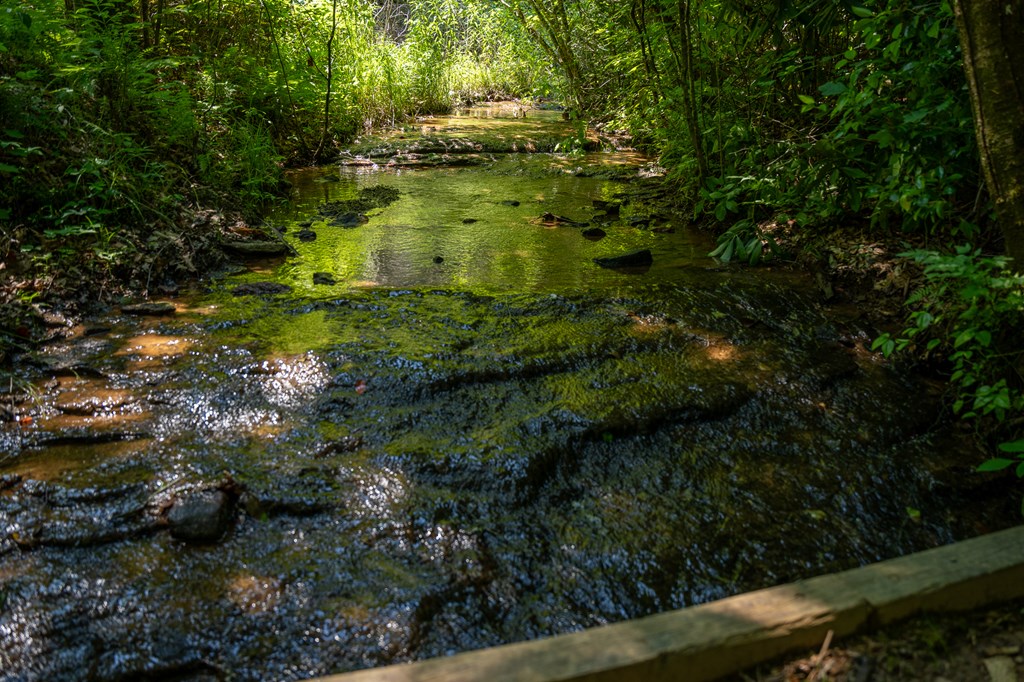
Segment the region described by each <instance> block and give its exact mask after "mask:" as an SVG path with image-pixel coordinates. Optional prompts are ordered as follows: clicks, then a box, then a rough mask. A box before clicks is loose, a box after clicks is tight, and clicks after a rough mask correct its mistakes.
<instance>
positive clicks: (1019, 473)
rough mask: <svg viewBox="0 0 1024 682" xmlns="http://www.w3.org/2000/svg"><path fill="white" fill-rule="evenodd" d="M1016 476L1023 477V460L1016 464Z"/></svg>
mask: <svg viewBox="0 0 1024 682" xmlns="http://www.w3.org/2000/svg"><path fill="white" fill-rule="evenodd" d="M1017 478H1024V462H1021V463H1020V464H1018V465H1017Z"/></svg>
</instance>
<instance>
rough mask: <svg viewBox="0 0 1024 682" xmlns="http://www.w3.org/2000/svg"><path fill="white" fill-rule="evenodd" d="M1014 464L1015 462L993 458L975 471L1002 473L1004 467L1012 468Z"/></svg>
mask: <svg viewBox="0 0 1024 682" xmlns="http://www.w3.org/2000/svg"><path fill="white" fill-rule="evenodd" d="M1014 464H1016V462H1014V461H1013V460H1012V459H1003V458H1002V457H993V458H992V459H990V460H988V461H986V462H982V463H981V464H980V465H978V469H977V471H1002V470H1003V469H1005V468H1006V467H1009V466H1013V465H1014Z"/></svg>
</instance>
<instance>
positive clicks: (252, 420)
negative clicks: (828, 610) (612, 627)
mask: <svg viewBox="0 0 1024 682" xmlns="http://www.w3.org/2000/svg"><path fill="white" fill-rule="evenodd" d="M496 111H497V112H498V115H496V116H495V115H494V114H495V112H496ZM501 111H505V112H509V111H510V110H509V109H505V110H501V109H495V108H490V109H482V110H477V111H474V112H469V113H468V114H464V115H463V116H461V117H455V118H452V119H444V120H434V121H426V122H423V123H422V124H421V125H420V126H417V127H416V129H415V130H412V129H410V130H407V131H405V132H404V133H400V134H396V135H404V136H405V137H404V139H399V138H398V137H396V136H392V137H391V138H388V139H384V140H374V141H368V142H366V149H371V148H373V149H376V151H375V152H373V153H372V154H369V155H367V158H351V157H348V158H347V160H346V163H344V164H341V165H339V166H335V167H331V168H323V169H310V170H304V171H298V172H296V173H295V174H294V175H293V178H292V179H293V182H294V188H295V196H294V198H293V201H292V202H291V203H290V204H289V205H288V206H287V207H285V208H283V209H281V210H280V211H278V212H276V213H275V214H273V215H271V216H270V221H271V222H272V223H273V224H275V225H278V226H280V227H282V228H284V229H286V233H285V234H286V236H285V239H286V240H287V241H288V243H290V244H292V245H293V247H294V248H295V250H296V252H297V255H295V256H292V257H289V258H283V259H277V260H267V261H261V262H257V263H253V264H250V266H249V267H248V268H247V269H246V270H245V271H244V272H239V273H236V274H233V275H231V276H229V277H225V278H221V279H218V280H215V281H213V282H211V283H210V285H209V287H208V289H207V290H205V291H202V292H195V293H193V294H190V295H188V296H183V297H181V298H180V299H177V300H176V301H175V305H176V308H177V311H176V314H174V315H173V316H165V317H137V316H130V315H125V314H122V313H120V312H118V311H112V312H111V313H110V314H107V315H103V316H97V317H95V318H93V319H90V320H87V324H86V326H85V327H82V328H80V329H78V330H76V333H75V334H73V335H72V336H71V337H70V338H69V339H67V340H65V341H61V342H59V343H54V344H51V345H49V346H48V347H46V348H45V349H43V351H42V352H41V353H40V354H39V355H38V357H36V358H35V360H34V361H33V362H31V363H30V362H26V363H25V365H24V366H23V367H22V368H21V369H20V370H19V371H20V373H21V375H22V377H23V378H25V379H31V380H32V381H34V382H35V384H36V386H37V389H36V390H37V394H36V395H35V396H34V398H33V400H31V401H26V402H24V403H23V404H22V405H20V406H19V410H20V413H21V414H22V415H23V417H31V421H29V420H28V419H27V418H23V419H22V420H21V422H20V423H14V424H9V425H7V426H5V427H4V428H3V430H2V431H0V679H3V680H81V679H86V680H135V679H168V680H170V679H174V680H184V679H189V680H213V679H224V680H228V679H230V680H267V679H275V680H293V679H302V678H304V677H308V676H312V675H316V674H324V673H328V672H339V671H345V670H352V669H357V668H363V667H368V666H377V665H384V664H388V663H394V662H400V661H407V660H412V659H417V658H425V657H430V656H439V655H445V654H448V653H452V652H456V651H463V650H468V649H473V648H478V647H482V646H488V645H494V644H500V643H505V642H512V641H518V640H523V639H529V638H535V637H540V636H545V635H551V634H556V633H562V632H569V631H573V630H578V629H581V628H585V627H591V626H595V625H600V624H603V623H609V622H613V621H618V620H623V619H627V618H633V617H638V616H642V615H645V614H650V613H655V612H658V611H662V610H666V609H672V608H679V607H683V606H686V605H690V604H697V603H701V602H705V601H708V600H712V599H716V598H719V597H723V596H726V595H730V594H734V593H736V592H740V591H744V590H748V589H753V588H757V587H762V586H766V585H771V584H776V583H779V582H784V581H788V580H792V579H796V578H799V577H805V576H810V575H815V574H819V573H823V572H828V571H834V570H839V569H844V568H848V567H853V566H856V565H860V564H863V563H866V562H870V561H875V560H878V559H881V558H885V557H889V556H894V555H898V554H902V553H907V552H911V551H915V550H917V549H921V548H924V547H929V546H933V545H936V544H941V543H946V542H950V541H953V540H956V539H959V538H963V537H967V536H970V535H972V534H976V533H978V532H980V531H981V530H982V529H979V528H978V527H976V522H975V521H968V520H967V519H965V518H963V517H962V515H961V513H960V510H961V508H962V507H963V506H964V505H965V504H971V505H977V504H979V502H978V501H977V500H972V499H968V497H969V496H970V495H971V494H972V493H970V491H966V492H965V491H964V490H963V489H962V488H961V487H959V486H958V485H957V483H958V478H961V477H962V472H963V471H966V470H967V469H966V468H964V467H962V465H958V464H957V463H956V462H957V458H958V457H961V458H963V456H964V454H965V453H963V452H962V451H961V449H962V447H963V446H960V445H958V443H957V441H956V440H954V439H952V438H951V437H950V436H949V435H948V434H946V433H945V432H944V431H943V430H942V429H941V428H939V426H938V425H937V423H936V416H935V415H936V414H937V410H938V404H939V400H940V398H941V396H939V395H938V394H937V390H936V389H935V388H933V387H930V386H929V385H927V384H924V383H922V382H920V381H918V380H915V379H914V378H913V377H910V376H906V375H902V374H900V373H898V372H896V371H895V370H893V369H892V368H890V367H888V366H886V365H885V364H884V363H882V362H880V361H879V360H878V358H876V357H875V356H873V355H872V354H870V353H869V352H867V351H866V350H865V343H866V342H869V340H870V336H869V334H868V331H867V330H864V329H861V328H859V327H858V326H857V325H856V324H855V323H851V322H849V321H837V320H836V319H833V318H832V317H830V315H829V314H828V312H827V311H824V310H823V309H822V308H821V307H820V306H819V305H817V304H816V303H815V302H814V299H813V293H812V292H811V290H810V289H809V288H807V287H806V286H805V285H804V284H803V283H802V280H801V279H800V278H799V277H798V276H795V275H786V274H782V273H774V272H770V271H766V270H747V271H744V270H736V269H731V268H721V267H719V266H718V265H716V263H714V262H713V261H711V260H710V259H708V258H707V257H706V256H705V254H706V253H707V252H708V251H709V250H710V247H711V243H710V242H709V240H708V238H707V237H706V236H704V235H702V234H699V233H695V232H693V231H691V230H689V229H688V228H687V226H686V223H685V219H684V217H683V216H678V215H670V214H666V213H665V212H663V211H661V210H660V209H657V208H656V206H655V205H654V204H652V203H650V202H648V201H646V199H645V197H648V196H649V192H648V190H647V189H646V185H645V184H644V181H643V180H642V179H641V177H640V176H642V175H645V174H647V172H648V170H649V165H650V164H649V162H648V161H646V160H644V159H642V158H638V157H637V156H636V155H635V154H632V153H628V152H597V153H590V154H571V155H559V154H549V153H540V152H538V153H532V154H530V153H522V152H523V151H524V150H529V149H533V150H542V149H544V148H553V145H558V146H559V148H560V149H561V148H568V147H569V146H571V144H572V143H573V139H574V138H573V135H574V130H575V128H574V127H573V125H572V124H569V123H563V122H562V121H561V120H560V119H559V118H558V115H557V113H555V114H550V113H549V114H545V113H543V112H536V111H531V112H529V116H528V117H527V118H526V119H521V118H509V117H504V118H503V117H502V116H501ZM515 113H521V112H520V111H518V110H516V111H515ZM423 135H426V136H427V138H426V141H425V142H424V141H423V140H424V138H423V137H422V136H423ZM545 140H546V141H545ZM403 144H404V145H405V146H404V147H403V146H402V145H403ZM374 145H376V147H374ZM411 145H420V147H419V149H421V151H416V149H415V148H411ZM438 145H440V148H441V149H442V150H452V149H456V148H457V149H456V151H458V154H448V153H447V151H442V152H437V151H436V150H437V149H438ZM473 145H475V146H473ZM503 145H504V146H503ZM422 149H426V150H427V151H422ZM432 150H433V151H432ZM502 150H504V151H502ZM381 187H387V188H393V189H394V190H397V194H394V193H393V192H388V191H387V190H381V189H380V188H381ZM361 190H369V192H366V191H363V192H362V193H361ZM375 192H376V193H377V194H387V195H389V196H391V197H392V198H394V201H393V202H392V203H390V204H388V205H386V206H378V207H376V208H369V209H366V208H365V207H363V208H364V210H362V211H359V210H357V211H354V213H356V214H357V219H354V220H351V221H350V222H353V223H355V225H354V226H352V227H341V226H333V225H331V224H330V223H331V222H333V221H335V219H336V214H337V210H336V211H335V213H333V214H332V213H331V212H330V211H329V210H328V211H327V212H326V213H325V212H324V211H322V210H321V209H320V207H321V206H322V205H324V204H325V203H327V202H348V203H344V204H329V203H328V204H327V205H328V206H334V207H335V208H336V209H337V207H341V208H352V207H353V206H356V204H355V203H353V202H356V201H358V200H360V198H361V197H362V198H365V197H367V196H370V195H372V194H373V193H375ZM595 200H597V202H598V204H599V205H601V208H597V207H595ZM601 202H611V203H612V206H613V207H614V206H616V205H621V208H620V209H618V210H619V215H618V216H615V215H614V211H615V209H614V208H613V209H612V211H611V214H609V212H608V209H607V207H605V205H604V204H602V203H601ZM384 203H386V202H384ZM338 210H341V209H338ZM360 213H362V215H365V218H358V214H360ZM545 213H550V214H554V215H557V216H561V217H565V218H569V219H571V220H573V221H575V222H579V223H584V222H586V223H589V224H590V225H589V226H588V227H594V226H596V225H598V224H602V225H603V226H602V229H603V231H604V232H605V233H606V236H604V238H601V239H587V238H585V237H584V236H583V234H582V230H584V229H588V228H585V227H583V226H579V225H567V224H565V223H564V222H563V223H562V224H553V222H554V221H552V220H550V219H548V220H544V219H543V214H545ZM303 225H305V226H307V227H305V229H307V230H309V231H311V232H313V233H315V235H316V238H315V240H313V241H302V240H300V239H299V238H298V237H297V235H298V233H299V230H300V229H303V227H302V226H303ZM307 238H308V234H307ZM642 248H646V249H650V250H651V252H652V254H653V264H652V265H651V266H650V267H649V268H640V269H632V270H612V269H604V268H599V267H597V266H596V265H595V264H594V263H593V260H592V259H593V258H598V257H602V256H609V255H616V254H620V253H623V252H626V251H631V250H636V249H642ZM315 274H317V281H318V282H320V283H316V284H315V283H314V275H315ZM257 282H275V283H279V284H286V285H289V286H290V287H291V290H290V291H287V292H285V293H279V294H270V293H265V294H263V295H257V296H233V295H232V293H233V292H235V291H236V289H237V287H239V286H241V285H246V284H249V285H252V284H255V283H257ZM332 282H333V283H332ZM239 293H241V292H239ZM958 467H959V468H958ZM215 489H216V490H217V491H219V493H217V495H219V497H218V499H219V501H220V506H219V507H217V511H216V512H215V513H213V514H212V515H211V516H212V520H211V521H209V522H210V523H213V524H214V526H215V527H216V531H215V532H214V536H217V537H216V539H213V540H210V541H206V542H197V541H189V540H188V539H181V538H182V537H184V536H183V534H182V532H180V531H179V532H174V529H175V523H176V522H175V520H174V519H175V517H174V511H175V509H177V508H181V507H184V506H187V503H188V501H189V500H196V499H200V498H202V497H203V495H204V494H205V495H207V496H210V495H214V493H213V492H211V491H214V490H215ZM203 491H206V492H205V493H204V492H203ZM908 510H911V511H908ZM972 518H974V519H977V518H979V516H978V515H975V516H973V517H972ZM221 531H224V532H223V534H222V533H221Z"/></svg>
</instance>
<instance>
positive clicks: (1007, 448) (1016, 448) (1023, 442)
mask: <svg viewBox="0 0 1024 682" xmlns="http://www.w3.org/2000/svg"><path fill="white" fill-rule="evenodd" d="M999 449H1000V450H1002V451H1003V452H1014V453H1017V452H1022V453H1024V438H1021V439H1020V440H1014V441H1010V442H1009V443H1000V444H999Z"/></svg>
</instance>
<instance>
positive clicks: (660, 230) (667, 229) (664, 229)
mask: <svg viewBox="0 0 1024 682" xmlns="http://www.w3.org/2000/svg"><path fill="white" fill-rule="evenodd" d="M675 231H676V228H674V227H672V226H671V225H662V226H661V227H655V228H654V229H652V230H651V232H654V233H656V234H674V233H675Z"/></svg>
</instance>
